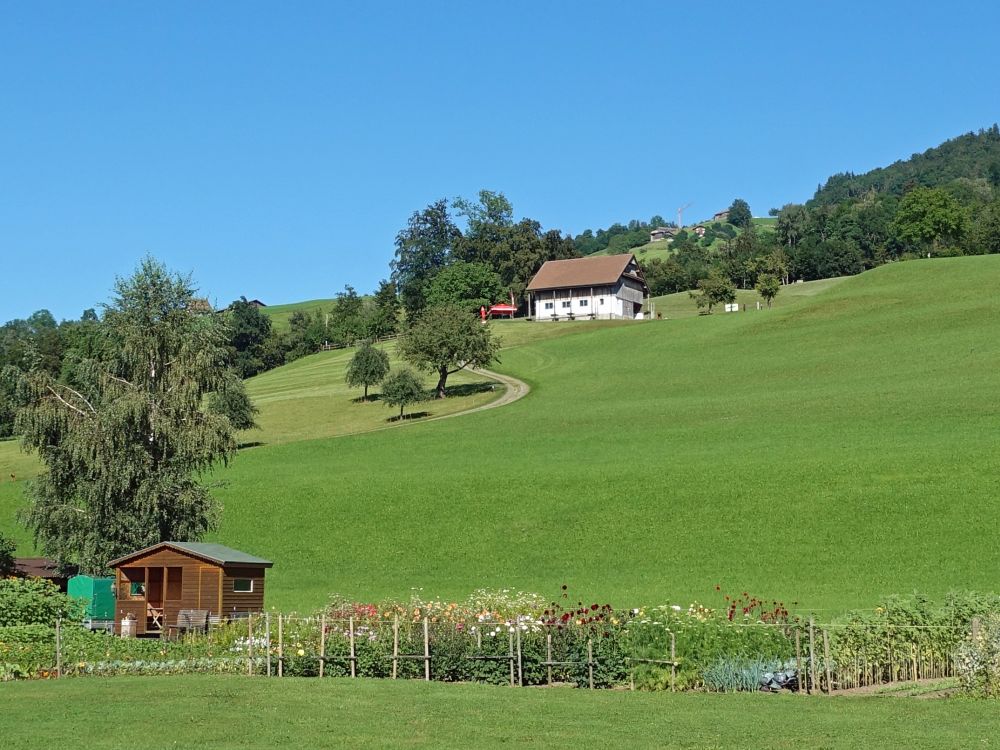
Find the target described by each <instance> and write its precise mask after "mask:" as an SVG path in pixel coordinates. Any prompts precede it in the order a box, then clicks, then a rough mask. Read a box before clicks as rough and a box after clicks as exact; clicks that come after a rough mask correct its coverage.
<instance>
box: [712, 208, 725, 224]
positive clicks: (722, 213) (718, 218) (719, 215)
mask: <svg viewBox="0 0 1000 750" xmlns="http://www.w3.org/2000/svg"><path fill="white" fill-rule="evenodd" d="M712 221H729V209H726V210H725V211H719V213H717V214H715V215H714V216H712Z"/></svg>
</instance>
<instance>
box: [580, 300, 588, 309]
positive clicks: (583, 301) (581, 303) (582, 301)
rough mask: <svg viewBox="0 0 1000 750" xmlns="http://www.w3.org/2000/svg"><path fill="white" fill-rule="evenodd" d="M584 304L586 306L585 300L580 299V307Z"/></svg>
mask: <svg viewBox="0 0 1000 750" xmlns="http://www.w3.org/2000/svg"><path fill="white" fill-rule="evenodd" d="M586 306H587V300H585V299H582V300H580V307H586Z"/></svg>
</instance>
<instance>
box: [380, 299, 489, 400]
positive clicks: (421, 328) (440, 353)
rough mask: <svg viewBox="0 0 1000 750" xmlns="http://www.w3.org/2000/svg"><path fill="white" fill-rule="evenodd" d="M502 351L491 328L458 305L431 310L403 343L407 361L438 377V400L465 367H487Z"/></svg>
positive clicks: (418, 321) (411, 328)
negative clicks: (453, 376)
mask: <svg viewBox="0 0 1000 750" xmlns="http://www.w3.org/2000/svg"><path fill="white" fill-rule="evenodd" d="M499 349H500V342H498V341H497V340H496V339H494V338H493V337H492V336H491V334H490V327H489V326H488V325H484V324H483V323H481V322H480V321H479V319H478V318H476V317H475V316H474V315H471V314H470V313H469V311H468V310H465V309H463V308H461V307H456V306H455V305H440V306H438V307H431V308H428V309H427V310H425V311H424V312H423V314H422V315H421V316H420V318H418V319H417V321H416V322H415V323H413V325H411V326H410V328H409V330H407V332H406V333H405V334H403V337H402V338H401V339H400V342H399V351H400V353H401V354H402V355H403V358H404V359H405V360H406V361H408V362H410V363H411V364H413V365H415V366H416V367H417V368H418V369H420V370H429V371H431V372H436V373H437V374H438V383H437V387H436V388H435V391H436V393H437V398H444V396H445V392H444V389H445V385H446V384H447V382H448V376H449V375H451V374H452V373H455V372H458V371H459V370H461V369H462V368H464V367H485V366H486V365H488V364H489V363H490V362H492V361H493V360H494V359H496V356H497V351H499Z"/></svg>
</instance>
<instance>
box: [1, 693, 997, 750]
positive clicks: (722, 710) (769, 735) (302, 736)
mask: <svg viewBox="0 0 1000 750" xmlns="http://www.w3.org/2000/svg"><path fill="white" fill-rule="evenodd" d="M0 700H2V701H3V704H4V709H3V711H2V712H0V737H2V738H3V747H4V748H5V750H21V749H22V748H23V749H24V750H27V749H29V748H31V749H33V748H39V747H57V746H61V745H64V744H65V742H66V738H67V737H72V738H73V743H74V744H75V745H78V746H81V747H87V748H93V749H94V750H100V749H101V748H108V750H116V749H117V748H119V747H122V746H123V745H130V744H131V745H135V744H136V743H138V745H139V746H141V747H143V748H166V747H211V748H220V749H222V748H234V749H235V748H257V747H260V748H265V747H267V748H270V747H287V746H292V745H294V746H298V747H436V748H437V747H456V748H458V747H461V748H466V747H496V746H498V745H503V744H505V743H516V744H518V745H531V746H534V747H568V746H576V747H581V746H587V747H601V746H603V747H677V748H716V747H718V748H762V747H768V748H789V749H794V750H798V749H799V748H803V747H810V748H820V747H821V748H856V747H868V748H883V747H884V748H898V747H907V748H939V747H949V748H951V747H992V743H994V742H995V741H996V738H997V737H998V736H1000V712H997V711H996V706H995V705H994V704H992V703H990V702H987V701H971V700H916V699H906V698H898V699H888V698H883V699H865V698H822V697H815V698H809V697H800V696H793V695H759V694H758V695H745V694H740V695H692V694H687V695H685V694H679V695H671V694H667V693H628V692H619V691H598V692H594V693H590V692H587V691H581V690H573V689H555V690H545V689H511V688H496V687H485V686H479V685H441V684H434V683H432V684H429V685H428V684H424V683H420V682H405V681H400V682H390V681H367V680H358V681H351V680H344V679H328V680H323V681H319V680H315V679H313V680H305V679H283V680H278V679H271V680H267V679H252V680H251V679H247V678H238V677H204V676H191V677H153V678H128V677H121V678H114V679H108V680H100V679H80V680H63V681H61V682H23V683H11V684H6V685H0Z"/></svg>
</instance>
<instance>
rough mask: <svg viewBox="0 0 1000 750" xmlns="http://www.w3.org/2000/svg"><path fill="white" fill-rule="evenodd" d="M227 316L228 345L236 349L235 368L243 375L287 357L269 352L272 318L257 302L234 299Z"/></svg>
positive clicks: (248, 374)
mask: <svg viewBox="0 0 1000 750" xmlns="http://www.w3.org/2000/svg"><path fill="white" fill-rule="evenodd" d="M226 316H227V323H228V325H229V337H228V338H229V346H231V347H232V348H233V350H234V352H235V353H236V354H235V369H236V372H237V373H238V374H239V376H240V377H241V378H249V377H253V376H254V375H256V374H257V373H259V372H263V371H264V370H267V369H270V368H271V367H274V366H276V365H277V364H281V363H282V362H283V361H284V358H283V357H282V358H280V360H279V361H278V362H274V361H273V360H274V358H273V357H272V356H271V355H270V354H269V352H268V340H269V339H270V338H271V336H272V332H271V319H270V318H269V317H268V316H267V315H265V314H264V313H262V312H261V311H260V308H258V307H257V306H256V305H252V304H250V303H249V302H247V298H246V297H240V298H239V299H238V300H236V301H235V302H233V304H231V305H230V306H229V308H228V311H227V313H226Z"/></svg>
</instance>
